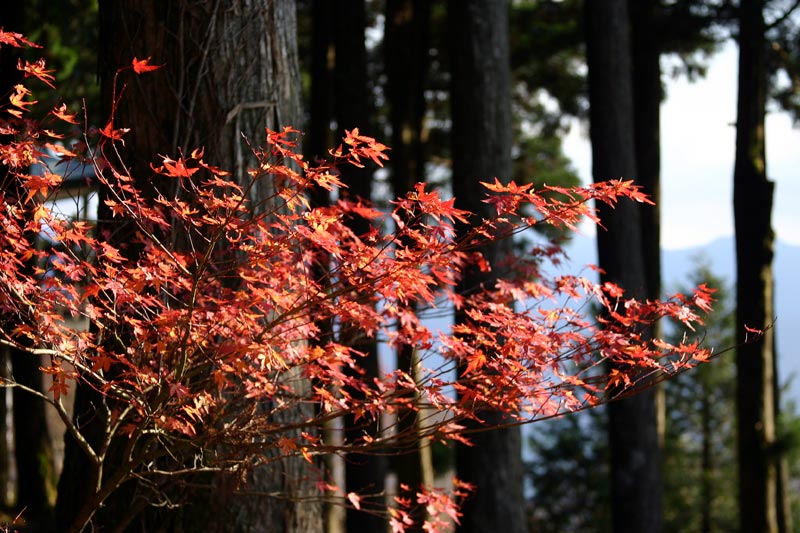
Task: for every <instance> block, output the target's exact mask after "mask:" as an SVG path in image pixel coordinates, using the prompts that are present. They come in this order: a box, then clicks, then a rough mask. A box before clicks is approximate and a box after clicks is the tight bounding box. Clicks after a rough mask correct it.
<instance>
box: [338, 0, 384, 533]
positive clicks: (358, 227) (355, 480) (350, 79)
mask: <svg viewBox="0 0 800 533" xmlns="http://www.w3.org/2000/svg"><path fill="white" fill-rule="evenodd" d="M334 23H335V28H336V33H335V36H334V43H335V49H336V70H335V75H334V78H335V80H334V87H335V99H336V101H335V109H336V122H337V124H338V138H339V139H341V138H342V137H343V136H344V135H345V130H352V129H353V128H359V129H360V130H361V131H362V132H364V133H366V134H368V135H369V134H370V133H371V132H370V124H371V117H372V109H371V105H370V102H371V100H372V99H371V97H370V89H369V85H368V80H367V50H366V44H365V31H366V6H365V3H364V0H351V1H348V2H343V3H340V4H338V5H337V6H336V10H335V13H334ZM342 177H343V178H344V182H345V183H346V184H347V187H348V188H347V191H344V192H343V193H342V194H343V196H346V197H347V198H349V199H350V200H353V201H355V200H357V199H363V200H366V201H369V200H370V198H371V191H372V176H371V174H370V171H369V170H368V169H366V168H359V169H357V168H355V167H351V168H347V169H346V170H344V172H343V174H342ZM351 227H352V229H353V231H354V232H355V233H356V234H357V235H362V234H364V233H366V231H367V230H368V224H367V223H366V222H365V221H364V220H361V219H357V218H354V219H353V220H352V221H351ZM340 334H341V335H343V338H342V341H343V342H344V343H345V344H348V345H350V346H353V347H355V348H356V349H357V350H359V351H361V352H363V353H365V354H366V356H365V357H363V358H361V359H360V364H361V367H362V369H363V370H364V371H365V372H366V374H365V375H364V376H363V379H366V380H370V379H371V378H372V377H375V376H377V375H378V346H377V344H376V342H375V340H374V339H369V338H366V337H365V336H364V335H363V334H362V333H360V332H350V333H348V332H341V333H340ZM344 424H345V439H346V440H347V441H348V442H354V441H357V440H359V439H360V438H361V437H362V436H363V435H364V434H365V433H367V434H376V433H378V432H380V420H378V421H376V422H375V423H370V424H366V425H365V424H364V423H363V420H362V421H361V422H359V421H358V420H357V419H356V418H355V417H353V416H347V417H345V420H344ZM345 460H346V464H345V487H346V491H347V492H348V493H349V492H355V493H358V494H362V495H364V496H365V497H364V501H365V502H369V503H367V504H366V505H365V507H369V506H374V505H377V506H379V507H382V506H383V504H384V498H385V495H384V485H385V481H386V470H387V461H386V459H385V458H384V457H380V456H374V455H364V454H359V453H349V454H347V457H346V458H345ZM345 521H346V530H347V531H353V532H359V531H365V532H366V531H376V532H378V531H383V530H385V529H386V522H385V520H384V519H383V518H381V517H380V516H376V515H372V514H368V513H365V512H362V511H358V510H356V509H352V508H348V509H347V514H346V519H345Z"/></svg>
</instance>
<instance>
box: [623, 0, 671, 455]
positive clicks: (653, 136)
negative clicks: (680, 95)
mask: <svg viewBox="0 0 800 533" xmlns="http://www.w3.org/2000/svg"><path fill="white" fill-rule="evenodd" d="M628 8H629V10H630V17H631V51H632V53H631V61H632V64H631V67H632V73H633V78H632V83H633V85H632V90H633V107H634V111H633V125H634V130H633V131H634V139H635V142H636V146H635V148H636V171H637V174H636V179H637V181H638V183H639V184H640V185H641V186H642V190H643V191H644V192H645V193H646V194H648V195H649V196H650V198H651V199H652V200H653V202H655V205H650V204H644V203H643V204H639V218H640V223H641V234H642V258H643V260H644V271H645V283H646V295H647V299H648V300H657V299H659V298H661V100H662V96H663V95H662V89H661V43H660V41H659V34H660V32H659V30H658V24H659V14H660V8H661V3H660V1H659V0H628ZM652 334H653V336H655V337H660V336H661V328H660V326H659V325H658V324H656V325H655V326H654V327H653V331H652ZM655 402H656V427H657V431H658V445H659V448H661V449H662V450H663V447H664V431H665V427H664V426H665V424H666V412H665V409H666V401H665V399H664V387H662V386H661V385H655Z"/></svg>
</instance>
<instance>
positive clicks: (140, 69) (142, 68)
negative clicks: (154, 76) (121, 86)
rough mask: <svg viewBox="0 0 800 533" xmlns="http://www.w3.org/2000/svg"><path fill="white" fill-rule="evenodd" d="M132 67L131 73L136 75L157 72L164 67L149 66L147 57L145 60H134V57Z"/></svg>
mask: <svg viewBox="0 0 800 533" xmlns="http://www.w3.org/2000/svg"><path fill="white" fill-rule="evenodd" d="M132 66H133V71H134V72H135V73H136V74H143V73H145V72H152V71H154V70H158V69H160V68H161V67H163V66H164V65H151V64H150V58H149V57H148V58H147V59H136V58H135V57H134V58H133V63H132Z"/></svg>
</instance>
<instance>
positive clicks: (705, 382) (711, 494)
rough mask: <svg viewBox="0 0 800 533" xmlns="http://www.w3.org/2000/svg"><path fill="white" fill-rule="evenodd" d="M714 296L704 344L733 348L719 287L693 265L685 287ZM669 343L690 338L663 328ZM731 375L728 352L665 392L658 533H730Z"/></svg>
mask: <svg viewBox="0 0 800 533" xmlns="http://www.w3.org/2000/svg"><path fill="white" fill-rule="evenodd" d="M695 281H696V282H698V283H706V284H708V286H709V287H713V288H715V289H717V293H716V294H715V296H716V299H717V301H716V303H715V306H714V307H715V311H714V312H713V313H711V314H709V315H707V316H706V317H704V318H705V322H706V323H705V331H704V333H705V335H706V342H708V344H709V345H710V346H716V347H718V349H721V348H723V347H729V346H733V345H734V343H735V336H734V319H735V312H734V309H733V304H732V302H731V297H730V293H729V290H728V289H727V287H726V285H725V283H724V282H723V281H722V280H721V279H720V278H718V277H716V276H714V274H713V273H712V272H711V271H710V269H709V268H708V267H707V266H705V265H703V264H702V263H700V264H698V266H697V268H696V270H695V271H694V272H693V273H692V274H691V276H690V279H689V283H690V284H691V283H693V282H695ZM670 326H671V329H672V331H673V333H672V335H671V336H672V342H676V341H677V340H679V339H680V338H681V337H683V335H685V334H690V333H691V332H690V331H688V330H686V329H685V328H681V327H677V326H675V325H674V324H671V325H670ZM735 373H736V368H735V361H734V358H733V356H732V352H728V353H723V354H722V355H720V356H719V357H718V358H717V359H716V360H715V361H713V362H712V363H710V364H706V365H701V366H700V367H698V368H695V369H693V370H692V371H691V372H685V373H683V374H681V375H680V376H677V377H676V378H674V379H671V380H668V381H667V382H666V383H665V385H664V388H665V396H666V427H665V438H664V526H665V530H666V531H678V530H680V531H701V530H703V523H704V521H705V523H706V524H707V525H708V526H710V527H711V528H712V530H714V531H732V530H735V529H736V527H737V524H738V509H737V503H736V501H737V500H736V497H737V496H736V486H737V484H736V479H737V471H736V434H735V431H736V419H735V413H736V397H735V394H736V389H735V386H736V382H735V377H736V374H735Z"/></svg>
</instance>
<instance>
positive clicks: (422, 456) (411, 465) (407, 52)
mask: <svg viewBox="0 0 800 533" xmlns="http://www.w3.org/2000/svg"><path fill="white" fill-rule="evenodd" d="M429 26H430V4H429V2H428V0H388V1H387V2H386V23H385V28H386V29H385V32H384V57H385V61H384V64H385V67H386V96H387V101H388V104H389V117H390V123H391V126H392V143H391V146H392V157H391V160H390V162H391V172H392V189H393V193H394V196H395V197H398V198H399V197H403V196H405V195H406V194H407V193H408V192H409V191H411V190H412V188H413V186H414V184H415V183H416V182H420V181H424V180H425V156H424V147H423V122H424V117H425V92H424V91H425V81H426V79H427V71H428V63H429V61H428V47H429V44H430V43H429V31H430V27H429ZM417 363H418V359H417V354H416V353H415V351H414V350H413V349H412V348H411V347H410V346H403V347H401V348H399V349H398V351H397V367H398V368H399V369H400V370H403V371H405V372H407V373H408V374H409V375H410V376H412V378H414V379H416V377H417V376H416V374H417ZM420 415H421V414H420V413H417V412H415V411H414V410H412V409H408V410H404V411H402V412H400V413H398V422H397V424H398V431H400V432H403V431H409V430H411V431H413V432H415V433H416V432H417V431H416V428H418V425H419V416H420ZM393 465H394V471H395V474H396V475H397V482H398V484H403V485H406V486H408V487H411V488H412V490H417V488H418V487H419V486H420V485H428V486H430V485H432V484H433V462H432V458H431V449H430V442H429V441H428V440H422V439H419V440H418V441H417V443H416V445H415V447H414V448H413V449H411V450H408V449H406V450H400V454H399V455H398V456H396V458H395V460H394V463H393ZM424 515H425V512H424V509H423V508H421V507H420V508H418V509H416V512H415V513H414V518H415V519H416V521H417V524H416V527H415V529H414V530H413V531H420V532H421V531H422V524H421V522H422V521H423V520H424V518H425V516H424Z"/></svg>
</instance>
